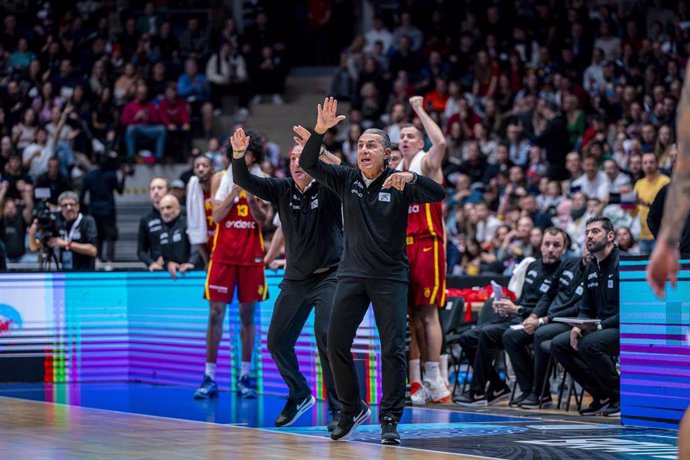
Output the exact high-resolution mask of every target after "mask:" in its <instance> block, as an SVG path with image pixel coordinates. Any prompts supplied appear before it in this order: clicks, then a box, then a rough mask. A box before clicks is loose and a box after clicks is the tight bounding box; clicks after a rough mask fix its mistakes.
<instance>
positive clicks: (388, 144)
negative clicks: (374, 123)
mask: <svg viewBox="0 0 690 460" xmlns="http://www.w3.org/2000/svg"><path fill="white" fill-rule="evenodd" d="M362 134H363V135H364V134H375V135H377V136H379V137H380V138H381V144H383V149H384V150H386V149H389V148H391V138H390V137H388V133H386V132H385V131H384V130H382V129H378V128H369V129H367V130H366V131H364V132H363V133H362Z"/></svg>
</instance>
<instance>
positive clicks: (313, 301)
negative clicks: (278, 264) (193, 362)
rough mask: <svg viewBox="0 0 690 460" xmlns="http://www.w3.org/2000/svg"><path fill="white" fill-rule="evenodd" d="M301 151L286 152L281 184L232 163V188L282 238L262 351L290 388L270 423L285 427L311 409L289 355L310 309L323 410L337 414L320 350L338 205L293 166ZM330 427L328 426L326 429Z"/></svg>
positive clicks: (337, 237)
mask: <svg viewBox="0 0 690 460" xmlns="http://www.w3.org/2000/svg"><path fill="white" fill-rule="evenodd" d="M301 149H302V147H301V146H295V147H294V148H293V150H292V152H291V153H290V172H291V174H292V178H287V179H275V178H263V177H257V176H254V175H252V174H250V173H249V170H248V169H247V164H246V162H245V160H244V158H237V157H235V156H234V155H233V160H232V172H233V178H234V180H235V183H236V184H237V185H239V186H240V187H242V188H243V189H245V190H246V191H248V192H249V193H251V194H252V195H255V196H258V197H259V198H261V199H263V200H265V201H270V202H271V203H272V204H273V205H274V206H276V207H277V208H278V214H279V216H280V222H281V228H282V230H283V234H284V235H285V253H286V261H287V265H286V267H285V275H284V276H283V282H282V283H281V284H280V295H279V296H278V299H277V300H276V303H275V306H274V308H273V317H272V318H271V324H270V326H269V329H268V350H269V351H270V352H271V356H272V357H273V360H274V361H275V363H276V365H277V366H278V371H280V375H281V376H282V377H283V380H285V383H286V384H287V386H288V388H289V389H290V394H289V396H288V401H287V403H286V404H285V408H284V409H283V411H282V412H281V414H280V415H279V416H278V418H277V419H276V422H275V424H276V425H277V426H287V425H289V424H291V423H292V422H293V421H294V420H295V419H296V418H297V417H298V416H299V415H300V414H301V413H302V412H304V411H305V410H306V409H308V408H309V407H310V406H311V404H312V395H311V390H310V389H309V385H308V384H307V380H306V379H305V378H304V376H303V375H302V373H300V371H299V364H298V362H297V355H296V354H295V343H296V342H297V339H298V337H299V335H300V332H301V331H302V328H303V327H304V323H305V322H306V321H307V318H308V317H309V313H310V312H311V309H312V307H313V308H314V337H315V338H316V346H317V348H318V350H319V357H320V359H321V368H322V370H323V377H324V382H325V384H326V392H327V394H328V408H329V411H330V412H331V414H333V415H335V414H336V413H337V412H338V411H340V410H341V406H340V402H339V401H338V397H337V393H336V390H335V384H334V383H333V373H332V372H331V367H330V363H329V361H328V350H327V348H326V337H327V335H326V334H327V332H328V322H329V319H330V317H331V309H332V307H333V295H334V292H335V285H336V270H337V268H338V263H339V262H340V256H341V254H342V252H343V224H342V212H341V204H340V198H339V197H338V195H336V194H335V193H334V192H332V191H331V190H329V189H327V188H326V187H325V186H323V185H321V184H319V183H318V182H316V181H314V180H313V179H312V178H311V177H310V176H309V175H308V174H306V173H305V172H304V171H303V170H302V169H301V168H300V167H299V164H298V161H299V156H300V152H301ZM334 419H335V417H334ZM334 427H335V425H334V424H333V425H329V429H331V430H332V428H334Z"/></svg>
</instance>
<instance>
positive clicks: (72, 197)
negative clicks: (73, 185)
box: [58, 191, 79, 204]
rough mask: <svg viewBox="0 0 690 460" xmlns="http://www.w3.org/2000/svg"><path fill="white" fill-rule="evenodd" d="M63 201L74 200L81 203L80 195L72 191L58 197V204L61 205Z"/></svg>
mask: <svg viewBox="0 0 690 460" xmlns="http://www.w3.org/2000/svg"><path fill="white" fill-rule="evenodd" d="M63 200H74V201H76V202H77V203H79V195H77V194H76V193H75V192H72V191H67V192H62V193H61V194H60V196H59V197H58V204H61V203H62V201H63Z"/></svg>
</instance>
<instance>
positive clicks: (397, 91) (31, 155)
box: [0, 0, 690, 275]
mask: <svg viewBox="0 0 690 460" xmlns="http://www.w3.org/2000/svg"><path fill="white" fill-rule="evenodd" d="M132 3H133V4H134V6H133V7H132V8H130V9H125V10H122V11H121V12H120V14H119V15H118V20H117V21H114V22H113V20H112V18H113V15H112V14H108V12H107V10H106V9H105V7H106V3H105V2H77V4H76V6H75V7H74V8H72V9H69V10H65V11H64V12H61V13H60V14H58V12H57V11H52V10H51V6H50V4H48V3H47V4H46V5H45V6H42V7H41V8H40V11H38V12H37V13H36V12H32V13H31V15H26V14H24V15H21V16H19V15H13V14H7V15H6V16H5V17H4V22H3V27H2V33H1V34H0V61H2V62H0V94H1V95H2V103H1V104H0V119H1V120H2V123H1V124H0V126H1V129H2V131H1V132H0V135H1V136H2V137H1V139H0V171H1V174H2V183H1V184H0V201H2V204H3V206H2V211H3V212H2V222H3V223H2V225H1V226H0V229H1V231H2V234H1V237H2V240H3V241H4V243H5V246H11V248H6V252H7V253H8V258H9V260H11V261H19V260H22V257H24V254H25V252H26V245H22V244H21V239H22V238H21V237H22V235H25V234H26V232H27V228H28V226H30V224H31V214H32V213H31V209H32V207H33V206H34V203H35V202H36V201H37V200H36V199H35V197H34V196H33V190H34V189H35V188H36V187H45V188H49V189H50V198H49V199H48V203H49V204H50V205H51V206H56V205H57V197H58V196H59V194H60V193H61V192H63V191H66V190H80V191H81V192H82V193H80V196H81V197H82V199H85V198H86V197H91V198H90V200H93V199H94V197H95V199H96V200H97V202H96V203H95V206H94V203H86V202H82V203H81V204H82V210H88V212H89V213H90V214H93V215H94V217H95V219H96V221H97V222H96V223H97V224H98V227H99V228H100V229H101V230H102V232H100V233H99V244H98V246H99V247H106V243H108V242H110V243H111V244H110V246H112V241H114V240H115V239H116V238H117V234H116V232H110V231H108V230H107V229H108V228H112V227H113V226H112V225H109V223H111V222H114V219H115V216H116V209H115V206H114V200H113V194H114V193H116V192H121V190H122V189H123V187H124V176H125V174H126V173H127V172H129V168H127V167H122V168H120V164H128V163H131V162H135V161H138V162H156V161H168V162H170V161H185V159H187V160H191V159H193V158H194V157H195V156H198V155H199V154H202V153H204V152H202V151H200V150H199V149H193V148H192V147H191V142H190V140H191V138H192V137H193V136H206V137H207V138H208V139H209V141H208V148H207V152H206V155H208V156H210V157H211V158H212V160H213V165H214V169H216V170H219V169H222V168H224V167H225V165H226V163H225V158H224V154H223V149H222V145H223V142H221V141H220V140H219V137H214V136H219V135H220V134H224V135H227V134H228V133H216V132H214V131H213V126H214V117H216V116H217V115H218V113H219V109H220V108H221V105H222V96H224V95H231V96H234V97H236V99H237V107H238V113H237V115H239V116H240V117H241V116H243V115H246V114H247V113H248V111H249V110H250V109H251V107H252V104H256V103H261V102H272V103H275V104H280V103H282V102H283V100H282V97H283V92H284V81H285V75H286V65H285V59H284V56H285V55H284V52H285V44H284V41H283V40H281V37H279V36H278V34H276V33H273V32H272V30H273V29H272V28H271V27H270V22H269V20H270V19H271V18H269V17H268V15H267V14H266V13H265V12H264V11H263V10H261V9H260V8H259V9H252V10H250V11H249V13H248V14H245V16H244V17H243V18H242V19H241V21H242V23H241V24H240V25H241V27H238V23H237V21H236V20H235V19H233V18H232V17H229V16H228V17H227V18H226V19H225V20H224V21H220V22H218V21H216V22H218V24H217V27H211V26H212V25H213V24H211V23H210V22H209V19H208V17H207V16H206V15H203V16H193V15H185V16H184V20H181V21H180V20H176V19H174V18H179V16H173V15H171V14H170V10H163V9H159V8H158V7H156V6H155V5H154V3H152V2H149V3H146V4H141V5H139V8H140V9H136V6H137V5H136V4H135V2H132ZM259 3H261V2H259ZM400 3H401V4H400V5H398V8H389V7H387V6H386V5H379V6H377V5H374V13H375V14H374V17H373V20H372V24H371V27H367V28H366V29H365V30H363V31H362V32H363V33H361V34H358V35H356V36H354V37H353V39H352V41H351V43H350V45H349V46H347V47H346V48H345V49H343V50H342V52H341V54H340V65H339V67H338V68H337V70H336V71H335V73H334V76H333V79H332V86H331V89H330V92H331V94H332V95H333V96H335V97H337V98H338V99H339V100H341V101H349V107H350V108H349V111H348V113H347V115H348V119H347V121H346V123H343V124H342V125H343V126H342V128H341V129H340V130H339V131H336V130H335V129H333V130H331V131H329V132H328V133H327V134H326V136H325V137H324V146H325V147H326V148H327V149H328V150H329V151H330V152H332V153H334V154H336V155H338V156H340V157H341V158H342V159H343V160H344V161H345V162H346V163H349V164H351V165H354V164H355V162H356V144H357V143H356V140H357V138H358V136H359V135H360V133H361V132H362V131H363V130H365V129H367V128H370V127H378V128H382V129H384V130H385V131H386V132H387V133H388V134H389V136H390V138H391V140H392V142H393V143H397V142H398V141H399V139H400V127H401V126H402V125H403V124H404V123H408V122H412V123H415V124H417V125H418V126H420V127H421V124H420V122H419V120H418V119H416V118H414V117H413V116H412V110H411V108H410V106H409V104H408V100H409V98H410V97H411V96H413V95H421V96H423V97H424V108H425V109H426V110H427V112H428V113H429V114H430V115H431V116H432V118H433V119H434V121H436V122H437V123H438V124H439V125H440V126H441V127H442V128H443V129H444V132H445V135H446V157H445V159H444V166H443V168H444V177H445V185H446V187H447V190H448V196H447V199H446V203H445V219H446V225H447V231H448V249H447V252H448V254H447V256H448V257H447V262H448V263H447V270H448V272H449V273H451V274H464V275H476V274H480V273H483V274H510V273H511V272H512V270H513V268H514V267H515V266H516V265H517V264H518V263H519V262H520V261H521V260H522V259H523V258H524V257H527V256H535V257H536V256H538V255H539V252H540V244H541V240H542V236H543V231H544V230H545V229H546V228H548V227H550V226H555V227H557V228H559V229H562V230H564V231H565V232H566V233H567V234H568V236H569V238H570V241H571V244H570V246H569V247H568V248H567V253H568V254H569V255H579V254H581V252H582V245H583V241H584V232H585V222H586V221H587V220H588V219H589V218H591V217H593V216H604V217H608V218H609V219H610V220H611V221H612V222H613V224H614V227H615V232H616V235H617V244H618V247H619V248H620V249H621V250H622V251H623V252H625V253H628V254H649V253H650V252H651V250H652V248H653V245H654V234H653V233H652V231H651V230H655V229H656V227H657V226H655V225H651V229H650V225H648V223H647V214H648V211H649V207H650V205H651V204H652V202H653V201H654V198H655V197H656V194H657V192H658V191H659V190H661V189H662V188H663V187H664V186H665V185H666V184H667V183H668V182H669V181H670V179H669V177H670V175H671V171H672V169H673V165H674V162H675V159H676V156H677V148H676V145H675V136H676V133H675V112H676V107H677V104H678V102H679V100H680V93H681V89H682V87H683V80H682V79H683V69H684V67H685V65H686V63H687V59H688V55H689V54H690V46H688V43H690V40H688V38H689V37H688V34H689V33H690V32H689V30H690V11H689V10H688V7H687V3H686V2H663V1H660V0H655V1H649V2H642V1H620V2H610V1H595V2H584V1H581V0H575V1H572V2H569V3H567V4H566V3H562V2H548V1H539V2H521V1H502V2H490V3H488V4H483V3H477V2H471V1H458V2H439V3H435V4H434V7H433V8H432V10H431V11H428V10H425V9H424V8H427V6H426V3H425V2H415V1H412V2H404V3H405V4H404V5H403V4H402V3H403V2H400ZM88 5H90V6H96V8H87V6H88ZM421 12H424V13H425V14H420V13H421ZM240 30H242V33H240ZM428 144H429V141H428V140H427V145H428ZM264 148H265V152H264V160H263V162H262V168H263V169H264V171H265V172H266V173H268V174H270V175H278V176H282V175H285V174H287V170H286V162H285V161H284V160H283V159H281V156H280V153H279V152H280V148H279V147H278V146H277V145H275V144H273V143H270V142H268V141H265V142H264ZM110 152H116V154H111V153H110ZM190 165H191V162H190ZM118 169H122V170H123V171H122V172H117V175H115V176H113V175H111V176H109V179H108V180H107V181H105V180H100V179H98V177H97V174H103V173H105V172H109V174H110V173H113V174H114V173H115V171H117V170H118ZM97 170H100V171H101V172H100V173H97V172H96V171H97ZM89 175H91V176H89ZM191 175H192V171H191V170H190V171H188V172H187V173H185V175H183V177H181V178H180V179H182V180H183V182H184V183H186V182H187V180H188V179H189V177H190V176H191ZM113 177H114V178H113ZM177 182H178V181H175V183H177ZM175 183H172V182H171V190H175V189H177V190H178V191H180V192H181V193H180V198H181V199H182V198H183V194H184V193H183V192H184V190H183V187H182V186H180V185H179V184H178V185H177V186H176V187H174V185H175ZM99 199H100V200H101V201H102V203H100V204H99V202H98V200H99ZM87 205H88V206H87ZM13 208H16V210H13ZM94 212H95V214H94ZM99 222H100V223H99ZM12 235H14V236H12ZM12 238H14V239H12ZM99 254H100V256H101V258H102V259H103V260H104V261H110V260H112V258H113V255H112V252H111V251H110V250H105V249H103V250H101V251H100V252H99Z"/></svg>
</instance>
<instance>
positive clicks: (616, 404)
mask: <svg viewBox="0 0 690 460" xmlns="http://www.w3.org/2000/svg"><path fill="white" fill-rule="evenodd" d="M620 416H621V402H620V401H611V402H610V403H609V407H607V408H606V410H605V411H604V417H620Z"/></svg>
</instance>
